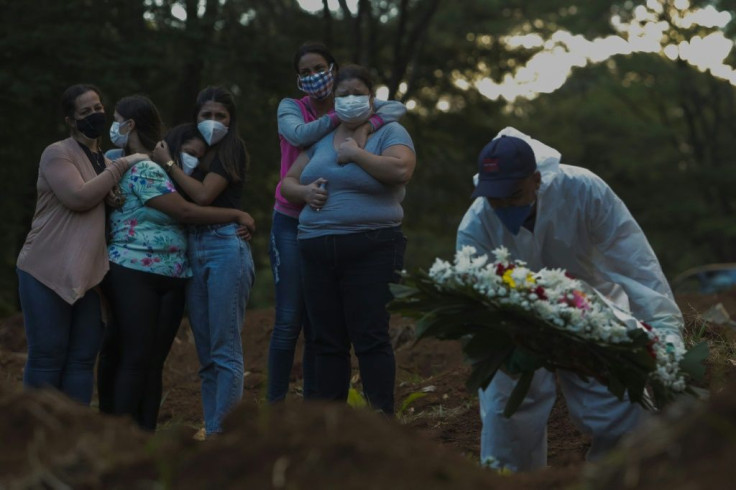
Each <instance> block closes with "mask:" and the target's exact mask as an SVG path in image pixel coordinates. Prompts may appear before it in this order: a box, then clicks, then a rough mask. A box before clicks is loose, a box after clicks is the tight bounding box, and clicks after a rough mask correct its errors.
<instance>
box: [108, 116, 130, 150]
mask: <svg viewBox="0 0 736 490" xmlns="http://www.w3.org/2000/svg"><path fill="white" fill-rule="evenodd" d="M128 121H130V119H128ZM128 121H123V122H121V123H120V122H117V121H113V123H112V126H110V141H112V144H113V145H115V146H117V147H118V148H125V145H127V144H128V135H129V134H130V131H128V132H127V133H125V134H121V133H120V126H123V125H125V124H128Z"/></svg>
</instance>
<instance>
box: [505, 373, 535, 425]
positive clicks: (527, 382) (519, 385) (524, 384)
mask: <svg viewBox="0 0 736 490" xmlns="http://www.w3.org/2000/svg"><path fill="white" fill-rule="evenodd" d="M534 373H535V371H531V372H529V371H527V372H524V373H521V376H520V377H519V381H517V382H516V386H514V390H513V391H512V392H511V396H510V397H509V400H508V401H507V402H506V407H505V408H504V410H503V416H504V417H506V418H509V417H511V416H512V415H513V414H514V412H516V410H517V409H518V408H519V406H520V405H521V403H522V402H523V401H524V398H526V394H527V393H528V392H529V387H530V386H531V384H532V379H533V378H534Z"/></svg>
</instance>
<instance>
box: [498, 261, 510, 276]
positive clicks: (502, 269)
mask: <svg viewBox="0 0 736 490" xmlns="http://www.w3.org/2000/svg"><path fill="white" fill-rule="evenodd" d="M512 269H514V264H509V265H508V266H504V265H503V264H496V275H498V276H503V275H504V273H506V271H510V270H512Z"/></svg>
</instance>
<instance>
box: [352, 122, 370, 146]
mask: <svg viewBox="0 0 736 490" xmlns="http://www.w3.org/2000/svg"><path fill="white" fill-rule="evenodd" d="M372 132H373V126H372V125H371V123H370V122H369V121H366V122H364V123H363V124H361V125H360V126H358V128H357V129H356V130H355V131H354V132H353V138H354V139H355V142H356V143H358V146H359V147H361V148H365V143H366V142H367V141H368V136H370V134H371V133H372Z"/></svg>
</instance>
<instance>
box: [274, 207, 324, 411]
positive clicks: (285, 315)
mask: <svg viewBox="0 0 736 490" xmlns="http://www.w3.org/2000/svg"><path fill="white" fill-rule="evenodd" d="M298 225H299V220H298V219H296V218H292V217H291V216H286V215H285V214H281V213H279V212H276V211H274V213H273V224H272V225H271V244H270V246H269V248H268V252H269V257H270V259H271V270H272V272H273V282H274V289H275V291H276V306H275V318H274V325H273V333H271V342H270V344H269V347H268V389H267V391H266V399H267V400H268V401H269V402H270V403H274V402H278V401H281V400H283V399H284V398H285V397H286V392H287V391H289V378H290V377H291V368H292V365H293V364H294V351H295V349H296V343H297V340H298V339H299V333H300V332H301V331H302V330H303V332H304V351H303V355H302V373H303V379H304V384H303V394H304V398H313V397H314V390H315V381H314V344H313V343H312V329H311V327H310V325H309V321H308V319H307V315H306V312H305V307H304V291H303V288H302V271H301V258H300V256H299V242H298V240H297V226H298Z"/></svg>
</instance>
